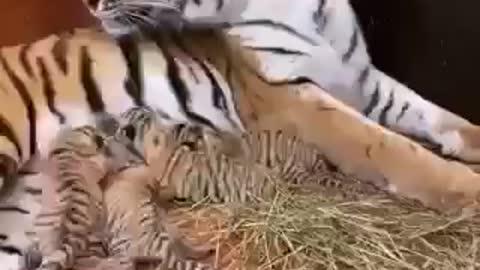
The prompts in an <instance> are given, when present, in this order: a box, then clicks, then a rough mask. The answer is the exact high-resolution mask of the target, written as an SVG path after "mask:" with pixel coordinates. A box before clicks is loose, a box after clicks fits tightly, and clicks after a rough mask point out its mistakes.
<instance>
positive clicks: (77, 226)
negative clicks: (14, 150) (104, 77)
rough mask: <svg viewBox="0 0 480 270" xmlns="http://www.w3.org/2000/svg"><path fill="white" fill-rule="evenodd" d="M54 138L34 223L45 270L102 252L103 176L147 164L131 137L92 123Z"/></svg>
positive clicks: (41, 267) (71, 263)
mask: <svg viewBox="0 0 480 270" xmlns="http://www.w3.org/2000/svg"><path fill="white" fill-rule="evenodd" d="M53 143H54V145H53V147H52V150H51V151H50V153H49V156H48V159H47V160H42V161H40V162H41V163H43V166H42V167H43V170H44V171H43V172H42V173H44V176H45V182H46V184H45V185H44V186H43V187H44V188H43V193H42V203H41V210H40V212H39V214H38V215H37V217H36V219H35V222H34V226H35V232H36V237H38V250H40V251H41V253H42V262H41V265H40V269H45V270H47V269H48V270H50V269H51V270H54V269H68V268H72V267H73V266H74V264H75V262H76V260H77V259H78V258H79V257H82V256H85V257H89V256H91V255H96V253H97V252H98V250H91V249H90V247H92V248H94V249H96V246H94V245H91V244H92V243H95V242H100V243H101V242H102V241H101V240H100V239H99V238H98V237H101V236H100V235H98V237H97V235H96V234H94V233H95V232H97V231H98V228H101V227H102V226H103V225H102V220H103V221H104V219H105V218H104V216H103V215H104V211H103V193H102V190H101V187H100V181H101V180H102V179H103V178H104V177H105V176H106V175H108V174H110V173H114V172H117V171H121V170H122V169H124V168H125V167H127V166H132V165H134V164H142V163H143V158H142V156H141V155H139V153H138V152H136V151H135V149H134V148H133V147H130V146H129V145H130V142H128V141H127V142H121V141H118V140H116V139H114V137H111V136H110V137H107V136H106V135H105V134H103V133H102V132H101V131H100V130H99V129H96V128H94V127H92V126H88V125H86V126H81V127H78V128H73V129H67V130H64V131H62V132H60V133H59V134H58V136H57V137H56V138H55V140H54V142H53ZM27 253H28V250H27ZM92 253H93V254H92ZM25 257H26V258H29V256H25ZM30 257H34V256H30Z"/></svg>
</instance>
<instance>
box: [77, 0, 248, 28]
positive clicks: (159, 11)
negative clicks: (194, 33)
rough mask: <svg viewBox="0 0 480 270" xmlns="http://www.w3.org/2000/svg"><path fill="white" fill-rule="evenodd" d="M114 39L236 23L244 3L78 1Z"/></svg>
mask: <svg viewBox="0 0 480 270" xmlns="http://www.w3.org/2000/svg"><path fill="white" fill-rule="evenodd" d="M82 1H83V2H84V4H85V6H86V7H87V8H88V10H89V11H90V13H91V14H93V16H95V17H96V18H97V19H99V20H100V21H101V23H102V25H103V27H104V29H105V30H106V31H107V32H108V33H110V34H113V35H114V36H120V35H124V34H131V33H135V32H144V31H145V30H149V29H157V28H163V29H174V30H180V29H182V27H183V26H184V25H185V23H186V22H191V23H193V24H196V23H197V24H198V23H203V24H205V25H215V24H216V23H222V22H227V21H228V22H232V21H240V20H241V14H242V12H243V11H244V10H245V9H246V7H247V3H248V0H216V1H215V0H210V1H200V0H82Z"/></svg>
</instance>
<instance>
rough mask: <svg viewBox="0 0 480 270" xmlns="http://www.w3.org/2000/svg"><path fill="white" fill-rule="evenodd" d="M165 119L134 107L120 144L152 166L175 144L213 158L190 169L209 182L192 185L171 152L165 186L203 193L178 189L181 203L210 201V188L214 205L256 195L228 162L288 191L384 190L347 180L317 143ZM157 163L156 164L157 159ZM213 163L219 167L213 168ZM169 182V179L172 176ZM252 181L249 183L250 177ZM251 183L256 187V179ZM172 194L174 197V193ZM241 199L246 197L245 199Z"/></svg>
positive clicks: (347, 192) (349, 193) (127, 115)
mask: <svg viewBox="0 0 480 270" xmlns="http://www.w3.org/2000/svg"><path fill="white" fill-rule="evenodd" d="M165 120H166V119H163V117H162V115H161V114H159V113H158V112H156V111H155V110H153V109H152V108H149V107H145V106H144V107H134V108H132V109H130V110H128V111H126V112H125V113H123V114H122V115H121V116H120V124H119V129H118V133H117V135H116V136H119V138H121V140H131V141H132V143H133V145H134V146H135V147H136V149H137V151H138V152H140V153H143V155H144V156H145V159H146V160H147V162H148V163H152V160H158V159H159V158H160V157H162V156H163V155H164V153H166V152H165V149H168V148H169V147H170V146H174V145H177V147H178V149H185V150H183V151H184V152H185V153H184V155H204V156H205V157H206V159H207V160H210V161H209V162H197V163H196V165H193V166H192V168H191V169H186V171H189V172H190V173H191V174H193V175H197V174H198V176H197V179H198V181H199V180H200V179H202V177H203V178H205V179H206V180H205V181H204V182H203V183H204V184H199V183H200V182H193V183H194V184H193V185H192V182H191V181H190V179H189V177H182V174H180V173H175V170H180V169H182V167H188V165H189V163H187V162H182V159H181V155H180V154H177V155H175V154H171V155H170V157H169V158H170V159H171V161H170V163H172V164H173V165H171V166H167V168H169V169H170V170H171V171H172V173H170V174H169V175H170V176H172V175H173V176H175V175H176V177H175V178H174V177H170V176H169V177H170V178H172V179H170V180H169V181H166V182H167V183H169V184H166V183H162V186H164V187H165V188H166V189H168V187H174V186H178V185H182V186H183V187H182V190H187V191H189V192H191V193H192V194H193V193H198V195H196V196H192V195H190V196H188V194H187V193H185V192H184V193H182V192H175V191H173V194H171V196H170V197H177V198H182V199H188V197H190V199H192V198H194V199H193V201H194V202H197V201H199V200H203V199H204V198H205V197H202V196H205V195H209V192H207V190H208V191H216V192H218V194H215V195H210V197H212V196H213V197H214V198H216V200H214V201H217V202H218V201H223V202H225V201H226V200H225V199H224V197H228V198H234V197H233V196H232V195H230V194H231V193H232V192H233V191H235V190H238V192H245V191H247V192H250V193H252V194H253V191H252V190H250V188H248V186H251V184H249V183H248V182H250V181H247V182H246V183H245V184H243V183H241V182H242V181H241V180H240V181H239V180H238V179H241V178H242V177H244V176H243V175H235V173H236V172H235V171H234V170H232V171H231V172H230V168H231V167H230V166H229V165H228V164H229V163H232V164H238V165H237V166H244V167H245V168H260V170H263V171H264V173H265V174H267V175H270V176H271V179H270V180H269V181H268V182H271V181H274V180H276V181H275V182H278V183H277V184H276V185H282V186H283V187H296V186H300V187H305V186H312V185H313V186H315V187H316V188H322V187H323V188H327V189H328V188H330V187H333V188H335V190H336V191H339V192H340V193H342V194H343V195H344V196H349V197H358V196H362V195H367V194H370V195H372V194H374V193H379V192H380V190H378V189H376V188H374V187H372V186H370V185H367V184H365V183H363V184H360V182H359V181H358V180H357V179H355V178H354V177H352V176H347V175H345V174H342V173H340V172H337V171H336V170H335V169H332V168H330V167H331V165H330V164H328V161H327V160H326V158H325V156H324V155H322V153H321V152H320V151H319V150H318V149H317V148H316V147H315V145H312V144H308V143H305V142H303V141H301V140H300V139H298V138H297V137H295V136H288V135H286V134H284V133H283V132H282V131H281V130H262V131H259V132H244V133H242V134H240V135H237V134H231V133H229V132H215V131H211V130H209V129H205V128H203V127H201V126H198V125H192V124H185V123H177V124H173V125H172V124H171V123H168V122H167V121H165ZM188 149H190V150H188ZM177 151H178V150H177ZM188 152H191V153H188ZM176 159H178V160H176ZM188 160H189V159H188ZM154 163H155V164H156V163H158V161H157V162H154ZM212 164H218V165H213V166H212ZM209 165H210V166H209ZM164 166H165V165H160V166H159V165H152V167H153V168H157V169H154V170H158V173H156V174H155V173H154V175H162V176H164V175H165V174H166V173H167V171H164ZM202 168H203V169H202ZM217 168H218V169H217ZM197 171H198V173H197ZM192 172H194V173H192ZM218 176H220V177H218ZM166 178H167V179H168V177H166ZM223 178H226V179H223ZM160 179H162V178H160ZM207 179H210V180H207ZM260 179H261V178H260ZM247 180H249V179H248V178H247ZM237 181H238V183H237ZM256 181H258V180H256ZM177 182H178V183H177ZM251 182H252V183H255V180H254V181H251ZM268 182H267V183H268ZM275 182H272V183H275ZM263 183H264V181H258V184H256V185H255V184H253V186H255V187H256V188H258V189H259V190H264V189H265V188H264V187H265V185H263ZM214 185H218V187H213V186H214ZM209 186H212V187H209ZM245 186H247V188H245ZM267 187H268V186H267ZM174 190H175V189H174ZM267 190H271V191H270V192H267V193H259V194H257V196H259V195H260V196H259V197H260V198H261V199H263V200H265V199H269V198H272V195H274V194H275V189H272V187H269V188H268V189H267ZM355 191H356V192H355ZM170 192H171V193H172V191H170ZM355 193H356V194H355ZM227 195H228V196H227ZM357 195H358V196H357ZM237 197H240V198H246V195H245V194H244V195H241V196H237ZM163 198H164V199H166V198H168V196H163ZM228 201H238V200H228ZM240 201H244V200H240Z"/></svg>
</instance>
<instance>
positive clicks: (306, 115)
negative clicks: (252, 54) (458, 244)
mask: <svg viewBox="0 0 480 270" xmlns="http://www.w3.org/2000/svg"><path fill="white" fill-rule="evenodd" d="M279 91H283V93H282V94H280V92H279ZM285 92H288V93H286V94H285V95H283V94H284V93H285ZM264 93H265V92H264ZM264 100H267V99H264ZM270 100H271V101H270ZM270 102H274V104H270ZM268 105H271V107H270V108H269V109H270V111H265V112H264V113H263V114H262V113H258V112H257V118H258V121H257V122H256V125H257V126H256V127H254V128H257V129H265V128H267V129H268V128H282V129H284V130H286V131H287V132H289V133H293V134H295V135H297V136H299V137H300V138H302V139H304V140H305V141H307V142H312V143H314V144H315V145H317V146H318V147H319V148H320V149H321V150H322V151H323V152H324V153H325V154H326V155H327V157H328V158H329V159H330V160H332V161H333V162H334V163H336V164H337V165H338V166H339V168H340V169H341V170H342V171H344V172H346V173H352V174H354V175H357V176H358V177H360V178H361V179H364V180H368V181H373V182H374V183H375V184H376V185H378V186H380V187H382V188H384V189H387V190H389V191H390V192H392V193H396V194H399V195H402V196H406V197H410V198H414V199H418V200H420V201H422V202H423V203H424V204H426V205H427V206H430V207H434V208H436V209H439V210H448V209H452V210H453V209H458V208H459V207H464V206H466V205H467V204H470V203H474V202H476V198H477V196H478V194H479V192H480V175H478V174H476V173H474V172H473V171H472V170H471V169H470V168H468V167H466V166H464V165H462V164H460V163H458V162H454V161H446V160H444V159H442V158H440V157H438V156H436V155H435V154H433V153H431V152H430V151H428V150H426V149H424V148H422V147H421V146H420V145H419V144H417V143H415V142H414V141H412V140H410V139H407V138H406V137H403V136H401V135H398V134H396V133H393V132H391V131H389V130H387V129H385V128H383V127H381V126H380V125H378V124H376V123H375V122H373V121H371V120H369V119H367V118H364V117H363V116H362V115H360V114H359V113H358V112H356V111H355V110H353V109H351V108H350V107H347V106H346V105H344V104H343V103H341V102H340V101H338V100H336V99H334V98H333V97H331V96H330V95H328V94H327V93H326V92H324V91H323V90H321V89H319V88H318V87H315V86H308V87H303V88H302V89H301V90H299V89H298V88H297V89H292V88H290V89H288V88H286V87H285V88H283V89H276V92H275V96H272V97H270V98H269V104H268ZM264 106H265V105H264ZM272 107H273V108H274V109H272ZM256 109H257V110H260V111H261V110H262V108H261V107H257V108H256Z"/></svg>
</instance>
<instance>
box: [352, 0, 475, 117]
mask: <svg viewBox="0 0 480 270" xmlns="http://www.w3.org/2000/svg"><path fill="white" fill-rule="evenodd" d="M351 2H352V4H353V5H354V8H355V10H356V11H357V13H358V15H359V18H360V21H361V23H362V25H363V28H364V30H365V34H366V36H367V43H368V44H369V47H370V52H371V54H372V56H373V61H374V63H375V64H376V65H377V67H379V68H380V69H382V70H384V71H385V72H387V73H389V74H390V75H393V77H395V78H397V79H399V80H400V81H401V82H403V83H406V84H407V85H408V86H410V87H412V88H413V89H415V91H416V92H418V93H420V94H421V95H422V96H424V97H426V98H427V99H430V100H432V101H434V102H435V103H437V104H439V105H441V106H442V107H446V108H448V109H450V110H452V111H454V112H455V113H458V114H460V115H462V116H464V117H466V118H467V119H469V120H471V121H473V122H475V123H477V124H480V67H479V64H480V13H479V10H480V1H479V0H462V1H451V0H449V1H447V0H397V1H385V0H351Z"/></svg>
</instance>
